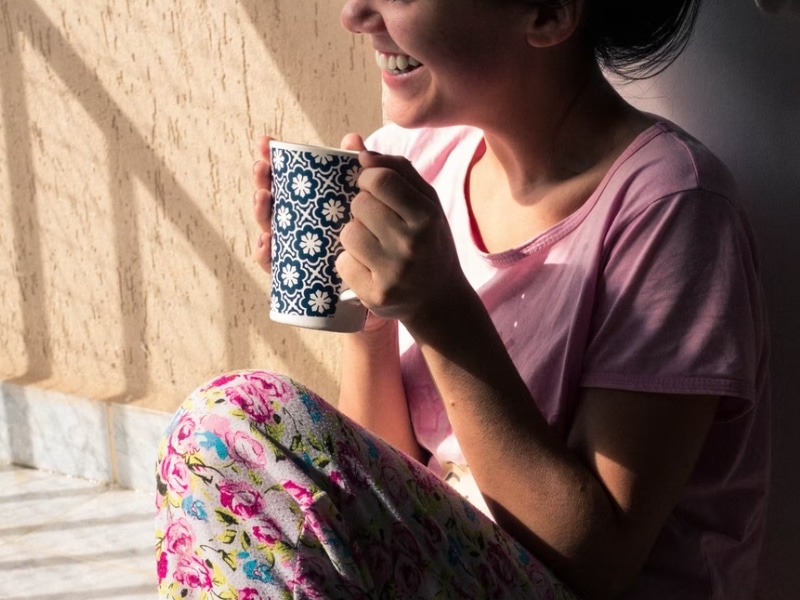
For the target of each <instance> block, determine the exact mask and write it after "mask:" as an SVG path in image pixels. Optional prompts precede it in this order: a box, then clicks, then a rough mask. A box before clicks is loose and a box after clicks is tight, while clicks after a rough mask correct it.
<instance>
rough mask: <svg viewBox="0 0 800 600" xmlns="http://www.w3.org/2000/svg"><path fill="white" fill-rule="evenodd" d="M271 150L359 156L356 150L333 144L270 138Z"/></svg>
mask: <svg viewBox="0 0 800 600" xmlns="http://www.w3.org/2000/svg"><path fill="white" fill-rule="evenodd" d="M269 149H270V151H271V150H273V149H276V150H294V151H297V152H311V153H317V154H338V155H339V156H347V157H351V158H357V157H358V154H359V153H358V151H356V150H344V149H342V148H333V147H331V146H318V145H316V144H299V143H297V142H284V141H281V140H270V142H269Z"/></svg>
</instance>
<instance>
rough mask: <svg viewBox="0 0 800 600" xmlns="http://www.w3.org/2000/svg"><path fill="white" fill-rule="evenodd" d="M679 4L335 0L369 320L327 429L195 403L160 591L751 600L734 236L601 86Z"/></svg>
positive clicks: (655, 43)
mask: <svg viewBox="0 0 800 600" xmlns="http://www.w3.org/2000/svg"><path fill="white" fill-rule="evenodd" d="M697 4H698V2H696V1H695V0H673V1H662V2H655V3H642V2H623V1H614V0H607V1H601V0H594V1H593V0H544V1H536V0H533V1H516V0H504V1H501V2H498V1H493V0H349V1H348V2H347V3H346V4H345V6H344V9H343V12H342V21H343V24H344V26H345V27H346V28H347V29H349V30H350V31H352V32H354V33H359V34H364V35H368V36H369V37H370V38H371V40H372V44H373V46H374V48H375V50H376V55H377V59H378V63H379V65H380V66H381V70H382V75H383V80H384V83H385V86H386V89H387V100H386V109H387V112H388V116H389V118H390V119H391V120H392V121H393V122H394V124H393V125H391V126H388V127H386V128H383V129H382V130H380V131H378V132H376V133H375V134H374V135H373V136H372V137H371V138H370V139H369V140H367V143H366V145H365V144H364V142H362V140H361V138H360V137H358V136H356V135H349V136H347V137H346V138H345V140H344V143H343V145H344V146H345V147H349V148H352V149H358V150H362V152H361V154H360V160H361V163H362V166H363V167H364V171H363V174H362V176H361V178H360V180H359V186H360V188H361V193H360V194H359V196H358V198H357V199H356V200H355V202H354V205H353V220H352V221H351V222H350V223H349V224H348V226H347V227H346V228H345V230H344V232H343V234H342V243H343V246H344V252H343V253H342V255H341V256H340V257H339V259H338V261H337V268H338V270H339V272H340V274H341V275H342V277H343V279H344V280H345V282H346V283H347V284H348V285H349V286H350V287H351V288H352V289H353V290H354V291H355V292H356V293H357V294H358V296H359V298H361V299H362V301H363V302H364V303H365V304H366V305H367V306H368V307H369V309H370V311H371V316H370V320H369V322H368V325H367V328H366V330H365V331H364V332H363V333H359V334H353V335H348V336H347V339H346V340H345V342H344V344H345V347H344V358H343V372H342V384H341V391H340V397H339V403H338V410H337V409H334V408H332V407H330V406H329V405H327V404H326V403H324V401H322V400H321V399H319V398H318V397H316V396H315V395H314V394H313V393H312V392H310V391H309V390H307V389H305V388H304V387H302V386H301V385H300V384H297V383H295V382H292V381H290V380H288V379H286V378H284V377H280V376H277V375H272V374H268V373H261V372H245V373H235V374H231V375H228V376H225V377H222V378H220V379H218V380H216V381H213V382H211V383H210V384H208V385H206V386H204V387H202V388H200V389H199V390H198V391H196V392H195V393H194V394H193V395H192V396H191V397H190V398H189V400H187V403H186V404H185V405H184V407H183V408H182V410H181V411H179V413H178V415H176V418H175V421H174V422H173V425H172V426H171V427H170V430H169V431H168V436H167V438H166V440H165V443H164V445H163V448H162V455H161V463H160V471H159V472H160V478H159V545H158V557H159V575H160V581H161V584H160V589H161V593H162V596H163V597H168V598H173V597H174V598H178V597H185V596H186V595H187V594H188V593H189V592H192V593H196V592H198V591H199V592H200V593H201V595H202V593H205V594H206V597H209V598H211V597H223V598H224V597H232V598H233V597H238V598H248V599H252V598H279V597H287V598H291V597H295V598H306V597H309V598H361V597H366V598H455V597H474V598H554V597H564V598H573V597H584V598H610V597H619V596H622V597H625V598H636V599H639V598H648V599H653V598H689V599H694V598H697V599H700V598H704V599H706V598H726V599H730V598H749V597H752V594H753V590H754V585H755V564H756V559H757V555H758V550H759V546H760V542H761V537H762V535H763V528H764V512H765V496H766V486H767V472H768V451H767V448H768V443H769V440H768V410H769V406H768V399H767V374H766V366H765V365H766V341H765V339H766V333H765V323H764V317H763V310H762V304H761V298H760V288H759V284H758V279H757V266H756V260H755V258H754V249H753V243H752V238H751V235H750V233H749V229H748V226H747V223H746V220H745V219H744V217H743V215H742V214H741V212H740V210H739V208H737V205H736V200H735V198H736V192H735V190H734V188H733V186H732V184H731V181H730V178H729V177H728V175H727V172H726V170H725V169H724V167H723V166H722V165H721V164H720V163H719V162H718V161H717V160H716V159H715V158H714V157H713V156H712V155H711V154H710V153H709V152H708V150H706V149H705V148H703V147H702V146H701V145H700V144H699V143H698V142H696V141H695V140H693V139H692V138H691V137H689V136H688V135H687V134H685V133H684V132H682V131H680V130H679V129H678V128H676V127H675V126H674V125H672V124H670V123H668V122H666V121H664V120H662V119H660V118H658V117H656V116H653V115H648V114H643V113H641V112H639V111H637V110H635V109H634V108H633V107H631V106H630V105H628V104H627V103H626V102H624V101H623V99H622V98H621V97H620V96H619V95H618V94H617V93H616V92H615V91H614V89H613V88H612V87H611V86H610V85H609V84H608V82H607V81H606V79H605V78H604V76H603V73H602V70H601V68H602V67H605V68H607V69H611V70H615V71H617V72H619V73H623V74H624V73H629V74H630V73H637V74H642V73H647V72H652V71H654V70H658V69H659V68H662V67H664V66H665V65H666V64H667V63H668V62H669V61H670V60H671V59H672V58H674V56H675V55H677V53H679V51H680V50H681V49H682V48H683V46H684V44H685V41H686V39H687V37H688V35H689V32H690V31H691V27H692V24H693V21H694V17H695V15H696V10H697ZM267 142H268V140H262V143H261V154H262V160H260V161H259V162H257V163H256V165H255V167H254V174H255V182H256V187H257V191H256V194H255V197H254V211H255V216H256V220H257V222H258V223H259V225H260V227H261V230H262V232H261V234H260V237H259V249H258V251H257V256H256V258H257V260H258V261H259V263H260V264H261V265H262V266H264V268H265V269H268V268H269V255H270V244H269V242H270V225H269V216H270V205H271V196H270V193H269V191H268V190H269V183H270V170H269V164H268V161H267V156H268V154H267V152H266V145H267ZM367 147H368V148H369V151H368V150H366V148H367ZM401 157H407V158H408V160H406V158H401ZM345 415H346V416H345ZM423 465H426V466H427V468H425V466H423ZM226 594H227V595H226ZM215 595H216V596H215Z"/></svg>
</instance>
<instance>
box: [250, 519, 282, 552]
mask: <svg viewBox="0 0 800 600" xmlns="http://www.w3.org/2000/svg"><path fill="white" fill-rule="evenodd" d="M253 537H254V538H256V539H257V540H258V541H259V542H263V543H265V544H268V545H270V546H273V545H274V544H275V542H277V541H278V540H280V539H281V528H280V526H279V525H278V524H277V523H276V522H275V521H274V520H273V519H270V518H267V517H262V518H261V519H259V522H258V525H256V526H254V527H253Z"/></svg>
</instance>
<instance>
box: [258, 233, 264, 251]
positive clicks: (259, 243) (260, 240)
mask: <svg viewBox="0 0 800 600" xmlns="http://www.w3.org/2000/svg"><path fill="white" fill-rule="evenodd" d="M258 247H259V248H263V247H264V240H262V239H261V236H260V235H259V236H258Z"/></svg>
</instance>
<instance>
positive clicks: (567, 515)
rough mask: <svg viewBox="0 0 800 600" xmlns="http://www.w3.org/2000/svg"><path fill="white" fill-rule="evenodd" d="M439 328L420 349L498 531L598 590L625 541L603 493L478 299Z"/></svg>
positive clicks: (574, 581)
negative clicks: (550, 420) (555, 428)
mask: <svg viewBox="0 0 800 600" xmlns="http://www.w3.org/2000/svg"><path fill="white" fill-rule="evenodd" d="M447 319H450V320H451V323H449V324H448V323H446V322H445V321H446V320H447ZM437 321H438V325H437V327H436V328H435V329H433V328H431V329H429V331H439V332H440V334H436V333H434V335H433V336H432V337H426V336H425V335H422V336H420V338H419V340H418V341H419V343H420V347H421V350H422V352H423V355H424V356H425V359H426V362H427V364H428V367H429V369H430V371H431V374H432V376H433V378H434V380H435V382H436V385H437V387H438V389H439V391H440V393H441V395H442V398H443V401H444V403H445V406H446V409H447V413H448V417H449V420H450V422H451V424H452V426H453V430H454V432H455V434H456V437H457V438H458V440H459V443H460V445H461V448H462V450H463V452H464V455H465V457H466V459H467V462H468V463H469V465H470V469H471V471H472V473H473V475H474V476H475V479H476V481H477V483H478V485H479V487H480V489H481V491H482V493H483V495H484V497H485V499H486V501H487V504H488V506H489V508H490V509H491V510H492V513H493V515H494V517H495V519H496V521H497V523H498V524H499V525H500V526H501V527H503V528H504V529H506V530H507V531H508V532H509V533H511V534H512V535H513V536H514V537H515V538H517V539H518V540H519V541H520V542H522V543H523V544H524V545H525V546H526V547H528V548H529V549H530V550H531V551H533V552H534V553H535V554H536V555H537V556H539V557H540V558H541V559H542V560H543V561H544V562H545V564H548V565H550V566H551V567H552V568H553V569H554V570H556V571H557V573H558V574H559V575H560V576H561V577H563V578H564V579H565V580H566V581H568V582H569V583H570V584H572V585H576V586H578V587H579V588H581V589H582V590H583V591H591V592H593V593H594V592H597V591H598V588H597V586H596V581H595V579H596V578H600V579H602V578H603V577H605V578H610V577H613V576H614V573H613V569H607V567H608V566H609V565H608V562H609V561H613V560H614V557H615V556H618V552H619V548H616V547H615V544H616V543H618V542H620V543H621V542H622V540H623V535H622V533H623V529H622V526H621V523H620V520H619V519H618V515H617V514H616V512H615V509H614V507H613V505H612V503H611V501H610V498H609V496H608V494H607V493H606V491H605V489H604V487H603V485H602V484H601V482H600V481H599V480H598V479H597V478H596V477H595V476H594V474H593V473H592V472H591V470H590V469H589V468H587V466H586V465H585V464H584V463H583V462H582V461H581V460H580V459H579V458H578V456H577V454H576V453H574V452H573V451H572V450H570V449H569V448H568V447H567V445H566V443H565V442H564V441H563V440H561V439H559V438H557V437H556V436H555V435H554V434H553V433H552V432H551V430H550V428H549V426H548V424H547V423H546V421H545V420H544V418H543V417H542V415H541V414H540V412H539V410H538V409H537V407H536V405H535V403H534V401H533V399H532V398H531V395H530V392H529V391H528V389H527V387H526V385H525V383H524V382H523V381H522V379H521V378H520V376H519V374H518V372H517V370H516V368H515V366H514V364H513V362H512V361H511V359H510V357H509V356H508V354H507V352H506V349H505V347H504V345H503V343H502V341H501V339H500V338H499V336H498V334H497V332H496V330H495V329H494V325H493V324H492V322H491V320H490V319H489V317H488V315H487V314H486V313H485V311H484V309H483V306H482V305H481V304H480V302H479V300H476V301H466V302H464V303H461V304H460V305H459V307H458V309H457V310H449V311H447V312H446V313H443V314H441V315H439V316H438V318H437ZM464 323H469V324H470V326H469V327H468V328H467V327H464ZM437 336H438V337H437ZM633 568H635V567H633ZM623 571H624V569H623ZM625 576H627V573H623V574H622V577H623V578H624V577H625ZM599 595H602V593H600V594H598V596H599ZM593 597H594V596H593Z"/></svg>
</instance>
